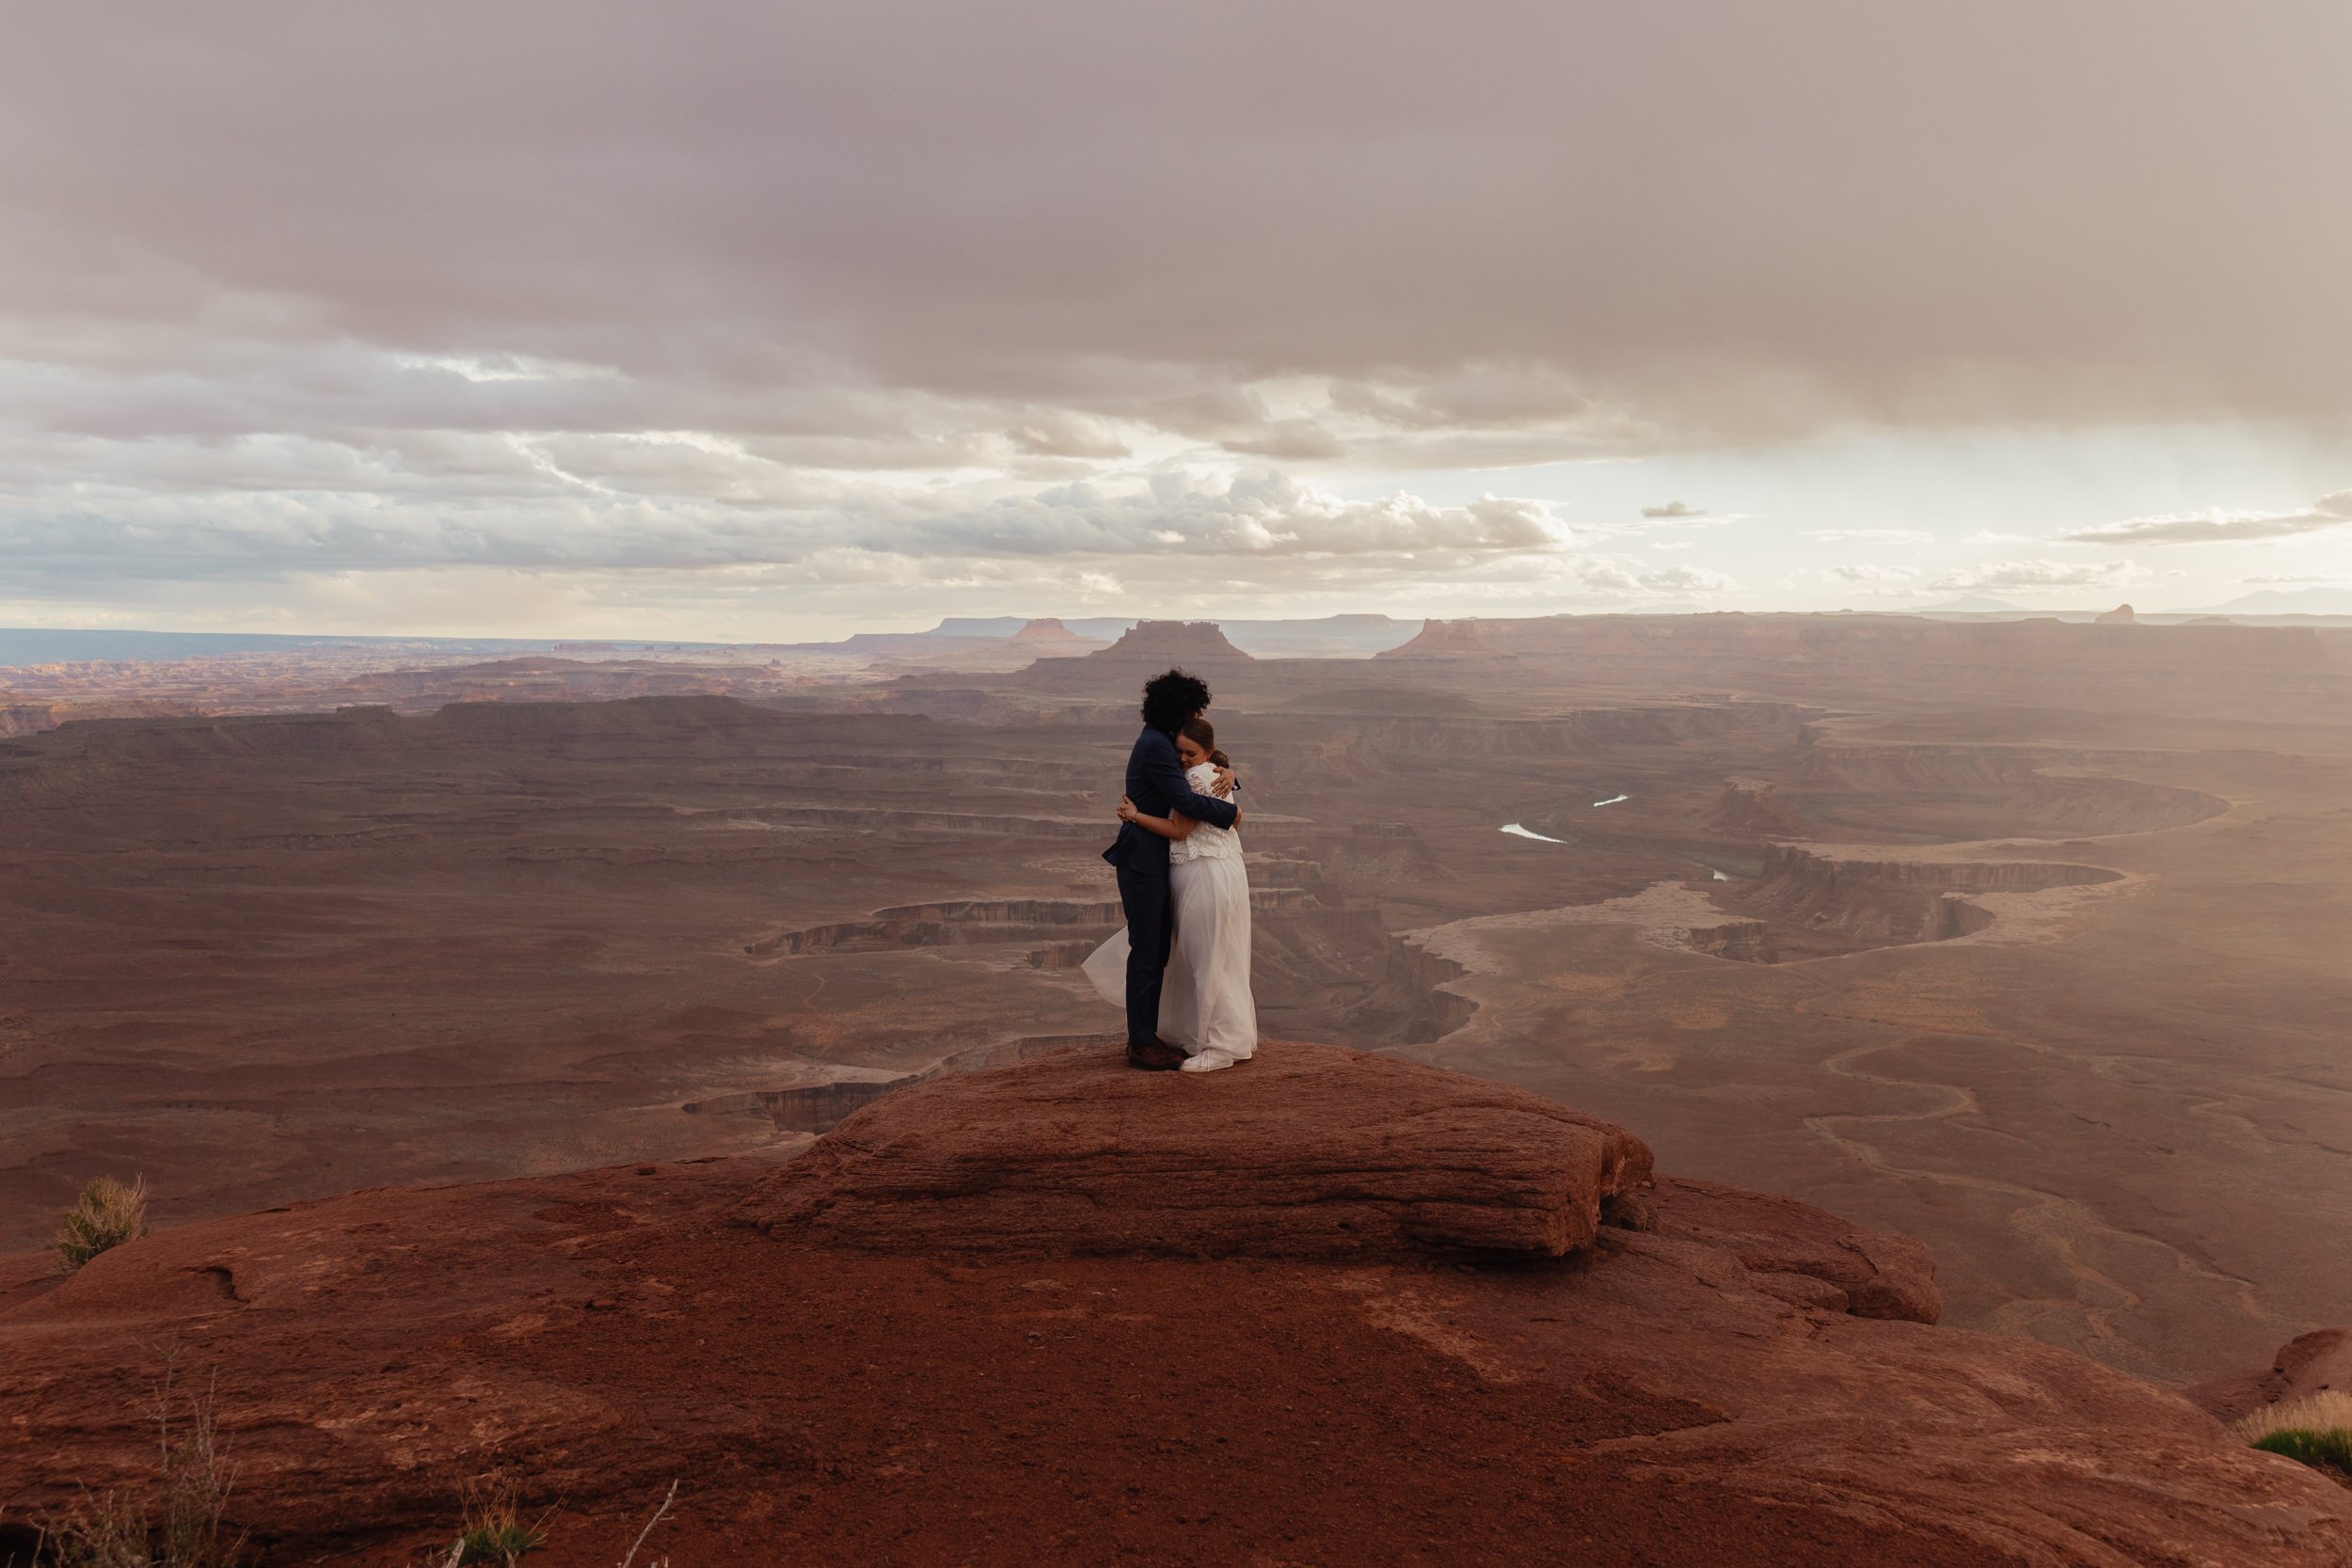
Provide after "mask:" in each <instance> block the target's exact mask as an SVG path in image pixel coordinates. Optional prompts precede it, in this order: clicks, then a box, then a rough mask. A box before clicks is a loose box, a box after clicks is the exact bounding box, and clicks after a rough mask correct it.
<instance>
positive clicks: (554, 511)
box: [0, 0, 2352, 589]
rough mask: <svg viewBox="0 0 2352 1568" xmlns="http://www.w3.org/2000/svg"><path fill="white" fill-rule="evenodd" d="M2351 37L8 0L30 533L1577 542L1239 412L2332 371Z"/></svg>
mask: <svg viewBox="0 0 2352 1568" xmlns="http://www.w3.org/2000/svg"><path fill="white" fill-rule="evenodd" d="M2347 50H2352V8H2344V6H2342V5H2340V4H2338V3H2336V0H2307V3H2306V0H2288V3H2281V4H2271V5H2264V6H2259V7H2242V8H2218V7H2212V6H2207V5H2203V4H2188V3H2185V0H2129V3H2125V0H2082V3H2079V4H2070V5H2065V6H2051V5H2047V4H2044V3H2040V0H2036V3H2032V4H2027V3H2023V0H1991V3H1987V4H1980V5H1975V6H1968V7H1959V6H1948V7H1890V6H1885V5H1883V4H1879V3H1864V0H1851V3H1840V4H1822V3H1819V0H1804V3H1798V4H1791V5H1784V6H1773V7H1759V6H1753V5H1745V4H1735V3H1732V0H1711V3H1708V4H1702V5H1697V6H1684V7H1672V8H1666V7H1632V6H1617V5H1604V4H1569V5H1562V4H1556V3H1540V4H1539V3H1535V0H1525V3H1518V4H1477V3H1471V4H1467V5H1464V6H1457V7H1447V8H1433V7H1428V6H1425V5H1419V4H1415V5H1406V4H1403V3H1401V0H1347V3H1344V4H1337V3H1320V0H1310V3H1299V4H1291V5H1283V6H1264V5H1260V4H1249V5H1240V4H1222V3H1200V4H1190V5H1185V6H1183V7H1156V8H1140V7H1119V6H1103V5H1094V4H1080V3H1076V0H1068V3H1061V4H1052V5H1045V4H1037V3H1021V0H1011V3H1007V4H1000V5H993V6H988V7H955V6H947V5H941V4H927V5H919V6H917V5H906V4H897V3H892V0H866V3H864V4H860V5H856V6H838V7H823V8H818V7H760V6H753V5H748V4H732V5H723V6H714V5H708V4H699V3H694V0H687V3H683V4H678V5H673V6H666V7H659V8H654V7H643V6H626V5H618V4H612V3H607V0H561V3H558V0H501V3H500V4H497V5H492V6H483V5H478V4H476V5H455V4H447V3H439V0H421V3H418V4H410V5H405V6H396V7H395V6H378V7H356V6H322V5H316V4H309V3H302V4H296V3H291V0H277V3H266V0H257V3H253V4H241V5H238V6H234V7H167V8H149V9H146V10H143V11H142V12H140V13H139V15H138V17H137V20H136V24H135V25H130V24H125V22H124V21H123V19H122V17H121V16H120V15H119V14H117V13H110V12H108V11H107V10H105V9H104V8H93V7H87V6H82V7H75V6H47V7H24V8H17V9H16V10H15V11H14V12H13V13H12V15H11V18H10V24H9V34H8V46H7V48H6V49H5V50H0V544H4V545H5V546H6V547H7V548H8V549H10V550H12V551H23V550H26V549H35V548H38V549H40V550H43V551H47V552H49V553H47V554H45V555H43V556H41V557H40V562H38V563H37V564H39V566H40V569H42V570H64V569H67V568H68V566H69V565H74V566H75V569H86V570H87V571H88V572H89V573H91V574H93V575H94V576H103V573H104V572H105V571H106V570H107V569H108V567H107V562H109V561H118V562H125V564H124V565H123V567H122V569H124V570H129V569H132V568H131V567H130V566H129V565H128V564H127V562H128V561H129V559H130V558H131V557H132V556H134V555H138V554H139V553H140V552H141V551H142V550H144V551H145V556H144V559H145V560H146V561H147V562H153V561H155V560H158V559H161V558H162V557H164V556H167V555H169V554H171V553H172V552H173V551H177V552H178V553H179V554H180V555H182V556H183V557H184V558H186V559H188V560H191V561H199V562H219V561H225V560H230V559H237V560H245V561H248V562H251V563H252V569H253V570H255V571H257V572H258V571H262V570H294V569H300V563H302V562H313V561H315V562H338V561H339V562H349V563H354V564H357V565H360V566H381V565H384V564H387V563H397V562H415V563H419V564H424V563H431V562H446V561H457V562H495V563H520V564H524V565H547V566H549V567H558V566H562V565H564V564H566V563H573V562H594V563H599V564H612V563H616V562H631V561H639V560H653V561H659V562H671V563H677V564H685V565H690V566H691V565H697V564H700V563H706V562H720V563H727V562H736V563H740V562H808V561H813V560H818V559H819V553H818V552H820V551H821V550H823V549H826V548H833V547H835V546H846V547H849V548H850V549H852V550H869V551H900V550H904V551H916V552H935V553H936V554H937V555H938V556H939V557H941V558H943V559H960V558H961V557H963V556H965V555H968V554H972V553H975V552H981V553H986V552H998V553H1001V554H1003V555H1006V556H1008V557H1025V556H1030V555H1033V554H1036V553H1039V552H1046V553H1050V552H1054V551H1066V552H1075V553H1084V552H1089V551H1097V550H1100V551H1107V552H1113V553H1117V552H1121V551H1132V550H1136V549H1152V548H1161V547H1170V548H1172V547H1174V546H1168V536H1171V535H1172V536H1174V537H1176V538H1178V539H1183V540H1186V541H1189V543H1188V544H1187V545H1186V546H1184V547H1186V548H1189V549H1197V550H1205V551H1208V552H1210V553H1213V554H1215V553H1224V554H1229V555H1232V556H1244V557H1248V558H1251V559H1253V560H1255V561H1259V562H1268V563H1269V565H1268V566H1267V568H1266V570H1267V572H1269V573H1279V572H1295V573H1298V574H1300V576H1299V578H1298V580H1301V581H1305V580H1308V578H1307V576H1306V574H1307V573H1308V568H1307V567H1306V566H1304V565H1303V564H1298V563H1300V562H1308V561H1317V560H1327V559H1331V560H1337V559H1358V560H1368V559H1370V558H1373V557H1375V556H1384V555H1385V556H1398V557H1402V556H1406V555H1412V554H1415V553H1417V552H1426V555H1427V559H1428V560H1429V561H1432V562H1438V561H1450V560H1456V559H1459V558H1460V556H1461V554H1462V552H1469V553H1470V554H1472V555H1479V554H1482V553H1483V554H1484V555H1486V556H1490V557H1491V556H1493V555H1495V554H1497V553H1498V552H1508V551H1512V550H1524V551H1530V552H1536V553H1544V552H1556V551H1559V550H1561V549H1563V548H1565V547H1566V546H1567V538H1566V531H1565V529H1564V528H1561V527H1559V526H1557V525H1556V524H1554V523H1553V522H1551V521H1550V520H1549V519H1548V518H1539V517H1534V516H1532V515H1527V514H1524V513H1511V512H1509V511H1508V508H1511V507H1518V506H1525V505H1527V504H1530V503H1519V502H1499V501H1481V502H1477V503H1470V504H1465V505H1454V506H1443V505H1433V504H1430V503H1427V502H1423V501H1421V500H1417V499H1413V498H1412V497H1409V496H1406V497H1399V498H1395V499H1392V500H1391V501H1388V502H1379V503H1367V502H1359V501H1344V502H1343V501H1340V500H1336V499H1333V498H1332V496H1331V495H1330V494H1327V493H1326V492H1325V491H1323V490H1318V489H1313V488H1311V487H1308V486H1306V485H1303V484H1299V483H1295V482H1292V481H1287V480H1281V479H1280V478H1279V475H1256V474H1254V470H1255V467H1256V465H1258V464H1260V463H1263V462H1265V461H1273V462H1278V463H1286V464H1298V465H1312V466H1314V467H1316V468H1317V469H1318V470H1319V471H1324V470H1330V469H1334V468H1339V467H1345V468H1347V469H1348V470H1350V471H1351V472H1352V473H1353V474H1354V475H1355V476H1356V480H1357V482H1356V483H1352V484H1349V483H1340V484H1337V485H1336V486H1335V488H1336V489H1338V490H1342V491H1345V492H1346V493H1348V494H1351V495H1364V494H1372V493H1375V492H1376V491H1377V490H1378V489H1380V488H1382V487H1384V486H1383V485H1382V484H1381V483H1378V482H1377V481H1376V480H1371V479H1369V476H1376V475H1379V474H1381V473H1382V472H1384V471H1387V472H1395V471H1406V470H1414V471H1419V470H1428V469H1434V468H1439V467H1509V466H1516V465H1525V464H1536V463H1546V462H1555V461H1561V460H1565V459H1571V458H1592V457H1607V456H1625V455H1633V454H1643V453H1654V452H1661V451H1675V450H1688V449H1692V448H1697V447H1705V446H1708V445H1720V444H1725V443H1754V442H1763V441H1772V440H1777V439H1783V438H1788V437H1794V436H1805V435H1809V434H1813V433H1816V432H1820V431H1821V430H1824V429H1827V428H1830V427H1833V426H1836V425H1839V424H1841V423H1846V422H1851V421H1856V420H1861V421H1882V422H1895V423H1913V424H1944V423H1966V422H1970V421H1999V422H2003V423H2007V424H2011V425H2015V424H2020V423H2029V422H2033V421H2059V422H2103V421H2108V422H2112V421H2137V420H2164V419H2279V420H2297V421H2304V422H2312V421H2336V420H2344V419H2346V418H2348V417H2352V382H2348V381H2347V379H2346V378H2345V377H2344V376H2343V375H2342V374H2341V367H2342V366H2343V365H2344V364H2345V363H2347V362H2352V291H2347V290H2345V289H2344V288H2343V287H2342V284H2341V279H2342V278H2343V277H2345V276H2347V275H2352V203H2345V202H2343V201H2340V200H2336V199H2332V191H2333V188H2334V185H2335V184H2336V183H2337V182H2339V177H2340V174H2341V170H2342V168H2343V167H2344V166H2345V163H2346V161H2347V156H2348V155H2352V94H2346V93H2344V92H2343V91H2342V90H2341V81H2340V79H2339V78H2340V62H2341V61H2342V60H2343V59H2344V57H2346V54H2347ZM1661 84H1671V85H1672V87H1673V89H1674V90H1673V96H1672V102H1671V104H1670V105H1663V106H1661V101H1660V97H1659V92H1658V89H1659V87H1660V85H1661ZM1236 458H1238V459H1240V460H1241V461H1238V462H1237V461H1236ZM1184 464H1190V465H1192V466H1193V467H1195V468H1196V469H1199V470H1200V471H1199V472H1195V473H1193V474H1192V475H1191V476H1190V477H1184V476H1181V475H1180V476H1178V477H1177V478H1176V479H1175V480H1174V481H1173V482H1172V483H1175V484H1176V485H1177V489H1176V491H1175V492H1173V493H1170V494H1162V493H1160V492H1158V491H1156V490H1153V489H1152V486H1153V485H1156V484H1158V483H1160V482H1161V478H1162V477H1163V476H1164V475H1166V474H1168V472H1169V471H1170V468H1171V466H1176V467H1181V466H1183V465H1184ZM1108 469H1118V470H1119V471H1118V472H1116V473H1115V474H1112V475H1111V477H1112V478H1113V479H1115V480H1116V481H1117V483H1108V484H1107V486H1106V487H1098V488H1096V489H1095V490H1093V491H1089V492H1085V494H1086V495H1087V496H1088V497H1089V498H1090V499H1084V500H1081V501H1074V502H1073V501H1072V500H1071V499H1069V497H1070V495H1072V494H1073V492H1071V491H1068V490H1065V489H1058V488H1057V486H1059V485H1061V484H1062V483H1063V482H1064V481H1071V480H1076V481H1080V482H1084V481H1085V480H1086V479H1087V478H1088V477H1089V476H1090V475H1096V474H1100V473H1104V472H1105V471H1106V470H1108ZM1237 470H1241V471H1243V477H1240V478H1237V477H1236V471H1237ZM1253 475H1254V477H1253ZM1285 486H1287V488H1285ZM322 498H326V499H322ZM1482 508H1484V509H1485V510H1484V511H1482V510H1481V509H1482ZM2118 526H2119V527H2121V526H2123V525H2118ZM2097 532H2098V531H2090V533H2086V534H2085V535H2081V536H2078V537H2083V538H2090V537H2092V536H2094V535H2095V534H2097ZM2118 537H2121V536H2118ZM2131 537H2133V538H2139V537H2153V536H2151V535H2132V536H2131ZM142 542H144V543H142ZM27 559H28V558H25V557H23V556H21V555H20V556H19V557H18V561H19V563H20V564H23V563H24V562H26V561H27ZM824 559H829V560H835V559H839V558H838V557H825V558H824ZM1282 562H1291V564H1288V565H1284V564H1281V563H1282ZM75 563H78V565H76V564H75ZM27 569H28V570H29V569H32V567H31V566H27ZM845 569H846V568H845ZM1314 570H1315V571H1317V572H1320V571H1323V570H1325V568H1320V567H1318V568H1315V569H1314ZM1627 571H1629V569H1628V568H1620V567H1610V568H1608V571H1606V572H1603V573H1602V576H1603V577H1604V578H1607V577H1608V572H1615V573H1617V574H1618V575H1619V576H1624V575H1625V573H1626V572H1627ZM1263 580H1265V581H1266V582H1268V583H1269V584H1271V583H1274V582H1275V581H1276V580H1277V578H1274V577H1267V578H1264V579H1263ZM1315 580H1317V581H1318V582H1322V581H1323V580H1324V579H1322V578H1316V579H1315ZM1606 586H1612V587H1619V586H1623V585H1622V584H1619V583H1617V582H1616V581H1615V579H1614V578H1609V580H1608V582H1607V584H1606ZM1634 586H1636V587H1647V586H1648V585H1647V584H1645V583H1639V582H1637V583H1635V584H1634ZM1690 586H1693V587H1695V588H1698V589H1704V588H1706V587H1707V586H1708V583H1707V582H1705V581H1694V582H1693V583H1692V585H1690Z"/></svg>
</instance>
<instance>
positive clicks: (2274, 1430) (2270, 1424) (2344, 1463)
mask: <svg viewBox="0 0 2352 1568" xmlns="http://www.w3.org/2000/svg"><path fill="white" fill-rule="evenodd" d="M2237 1433H2238V1435H2239V1436H2241V1437H2243V1438H2245V1439H2246V1441H2247V1442H2249V1444H2251V1445H2253V1446H2254V1447H2255V1448H2258V1449H2263V1450H2264V1451H2265V1452H2267V1453H2282V1454H2284V1455H2286V1456H2287V1457H2288V1458H2289V1459H2294V1460H2299V1461H2301V1462H2302V1463H2303V1464H2306V1465H2329V1466H2332V1467H2333V1468H2335V1469H2338V1470H2342V1471H2344V1473H2345V1474H2347V1475H2352V1394H2340V1393H2336V1392H2333V1391H2329V1392H2327V1393H2321V1394H2313V1395H2312V1396H2310V1397H2309V1398H2307V1399H2299V1400H2289V1401H2287V1402H2285V1403H2283V1404H2272V1405H2265V1406H2264V1407H2263V1408H2262V1409H2260V1410H2257V1411H2255V1412H2254V1413H2253V1414H2252V1415H2250V1416H2247V1417H2245V1418H2242V1419H2240V1420H2239V1421H2238V1423H2237Z"/></svg>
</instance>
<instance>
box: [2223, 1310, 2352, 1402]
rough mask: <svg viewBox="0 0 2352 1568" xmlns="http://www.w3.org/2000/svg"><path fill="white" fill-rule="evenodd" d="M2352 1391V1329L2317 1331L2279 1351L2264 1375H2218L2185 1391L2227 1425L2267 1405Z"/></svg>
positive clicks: (2281, 1347) (2296, 1339)
mask: <svg viewBox="0 0 2352 1568" xmlns="http://www.w3.org/2000/svg"><path fill="white" fill-rule="evenodd" d="M2329 1391H2333V1392H2336V1393H2352V1328H2315V1329H2312V1331H2311V1332H2310V1333H2309V1334H2298V1335H2296V1337H2295V1338H2292V1339H2289V1340H2288V1341H2287V1342H2286V1343H2285V1344H2283V1345H2280V1347H2279V1354H2277V1355H2275V1356H2273V1357H2272V1358H2271V1362H2270V1365H2269V1366H2267V1367H2265V1368H2264V1369H2263V1370H2261V1371H2258V1372H2240V1373H2237V1374H2236V1375H2234V1376H2232V1377H2217V1378H2215V1379H2214V1380H2213V1381H2211V1382H2210V1383H2201V1384H2199V1385H2197V1386H2195V1387H2193V1388H2189V1389H2186V1390H2185V1392H2186V1394H2187V1395H2188V1397H2189V1399H2190V1400H2191V1401H2193V1402H2195V1403H2197V1404H2198V1405H2199V1406H2201V1407H2202V1408H2203V1409H2205V1410H2208V1411H2211V1412H2212V1413H2213V1415H2214V1416H2215V1417H2216V1418H2218V1419H2220V1420H2224V1421H2234V1420H2236V1419H2237V1418H2239V1417H2240V1416H2245V1415H2249V1414H2250V1413H2251V1412H2253V1411H2255V1410H2258V1409H2260V1408H2261V1407H2262V1406H2264V1405H2266V1404H2283V1403H2285V1402H2287V1401H2289V1400H2300V1399H2308V1398H2310V1397H2311V1396H2312V1395H2313V1394H2320V1393H2327V1392H2329Z"/></svg>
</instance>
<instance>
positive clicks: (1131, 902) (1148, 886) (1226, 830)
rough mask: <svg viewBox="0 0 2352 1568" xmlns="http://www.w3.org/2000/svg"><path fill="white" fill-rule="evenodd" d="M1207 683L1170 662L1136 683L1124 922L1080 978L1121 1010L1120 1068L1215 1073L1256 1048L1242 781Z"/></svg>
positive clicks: (1115, 857)
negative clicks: (1139, 722) (1237, 800)
mask: <svg viewBox="0 0 2352 1568" xmlns="http://www.w3.org/2000/svg"><path fill="white" fill-rule="evenodd" d="M1208 706H1209V689H1208V687H1207V685H1206V684H1205V683H1203V682H1202V681H1201V680H1200V679H1199V678H1198V677H1197V676H1193V675H1188V674H1186V673H1184V672H1183V671H1182V670H1170V671H1169V672H1168V673H1166V674H1164V675H1157V676H1154V677H1153V678H1152V679H1151V680H1150V681H1147V682H1146V683H1144V688H1143V734H1142V735H1140V736H1137V737H1136V744H1135V749H1134V750H1133V751H1132V752H1129V753H1128V755H1127V793H1126V796H1125V798H1124V799H1122V800H1120V802H1119V819H1120V823H1121V824H1122V826H1121V827H1120V830H1119V841H1118V842H1117V843H1115V844H1113V845H1112V846H1111V847H1109V848H1108V849H1105V850H1104V851H1103V858H1104V860H1106V861H1108V862H1110V863H1111V864H1112V865H1113V866H1115V867H1117V868H1118V871H1119V902H1120V907H1121V908H1122V909H1123V910H1124V911H1126V915H1127V928H1126V929H1125V930H1123V931H1120V933H1119V934H1118V935H1117V936H1114V937H1112V938H1111V940H1110V941H1108V942H1104V944H1103V945H1102V946H1101V947H1099V948H1097V949H1095V951H1094V953H1093V955H1092V956H1091V957H1090V958H1088V959H1087V961H1086V965H1085V968H1086V974H1087V978H1088V979H1089V980H1091V981H1093V982H1094V989H1095V990H1098V991H1100V992H1102V994H1103V996H1104V1000H1106V1001H1109V1002H1112V1003H1114V1004H1117V1005H1120V1006H1124V1007H1125V1008H1126V1009H1127V1065H1128V1066H1130V1067H1135V1068H1142V1069H1146V1070H1149V1071H1166V1070H1168V1069H1178V1068H1181V1069H1183V1070H1184V1071H1186V1072H1215V1071H1216V1070H1217V1069H1220V1068H1229V1067H1232V1066H1234V1065H1235V1064H1236V1063H1240V1062H1246V1061H1248V1059H1249V1057H1250V1056H1251V1055H1252V1054H1253V1053H1255V1052H1256V1051H1257V1049H1258V1006H1257V1003H1256V1002H1255V1000H1253V999H1252V997H1251V996H1250V992H1249V874H1248V871H1247V870H1246V869H1245V868H1244V867H1243V864H1242V855H1241V838H1240V836H1239V835H1238V834H1237V833H1236V832H1234V829H1235V828H1236V827H1237V826H1238V825H1239V824H1240V822H1241V808H1240V807H1239V806H1237V805H1235V804H1234V802H1233V800H1232V795H1233V793H1234V792H1235V791H1236V790H1238V789H1239V788H1240V787H1241V785H1240V784H1239V783H1238V781H1236V780H1235V779H1234V777H1233V769H1232V762H1231V761H1230V759H1228V758H1227V757H1226V755H1225V753H1224V752H1220V751H1218V750H1217V749H1216V730H1215V729H1213V728H1212V727H1211V726H1210V724H1209V721H1208V716H1207V715H1208Z"/></svg>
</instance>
